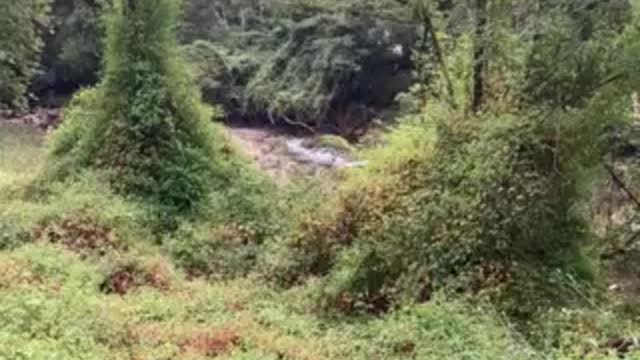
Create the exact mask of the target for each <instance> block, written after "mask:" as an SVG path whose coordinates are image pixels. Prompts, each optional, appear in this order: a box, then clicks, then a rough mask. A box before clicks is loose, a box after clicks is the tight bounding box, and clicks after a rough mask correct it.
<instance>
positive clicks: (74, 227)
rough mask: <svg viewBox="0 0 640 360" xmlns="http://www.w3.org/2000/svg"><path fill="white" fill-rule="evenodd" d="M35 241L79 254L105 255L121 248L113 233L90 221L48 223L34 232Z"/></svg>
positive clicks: (75, 220)
mask: <svg viewBox="0 0 640 360" xmlns="http://www.w3.org/2000/svg"><path fill="white" fill-rule="evenodd" d="M33 237H34V238H35V239H36V240H37V241H44V242H48V243H53V244H62V245H64V246H66V247H68V248H69V249H71V250H74V251H76V252H79V253H98V254H99V255H105V254H106V253H107V252H108V251H110V250H115V249H119V248H122V247H123V246H122V244H121V241H120V239H119V238H118V236H117V235H116V233H115V231H114V230H113V229H111V228H109V227H107V226H102V225H99V224H97V223H96V222H95V221H92V220H91V219H64V220H62V221H60V222H50V223H47V224H44V225H41V226H39V227H38V228H36V230H34V232H33Z"/></svg>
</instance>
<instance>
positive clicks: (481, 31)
mask: <svg viewBox="0 0 640 360" xmlns="http://www.w3.org/2000/svg"><path fill="white" fill-rule="evenodd" d="M475 10H476V23H475V38H474V46H473V90H472V95H471V96H472V99H471V110H472V111H473V112H478V111H479V110H480V108H481V107H482V104H483V102H484V97H485V93H484V90H485V73H484V72H485V69H486V68H487V58H486V39H485V35H486V32H487V0H476V9H475Z"/></svg>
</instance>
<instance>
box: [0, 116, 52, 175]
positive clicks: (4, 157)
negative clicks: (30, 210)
mask: <svg viewBox="0 0 640 360" xmlns="http://www.w3.org/2000/svg"><path fill="white" fill-rule="evenodd" d="M42 150H43V135H42V134H41V133H39V132H36V131H35V130H33V129H31V128H28V127H24V126H20V125H12V124H2V123H0V186H1V185H2V184H7V183H9V182H10V181H14V180H16V179H20V178H24V177H28V176H29V175H30V174H31V173H33V172H34V171H37V169H38V168H39V167H40V165H41V164H42V161H43V159H44V154H43V151H42Z"/></svg>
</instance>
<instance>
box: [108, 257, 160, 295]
mask: <svg viewBox="0 0 640 360" xmlns="http://www.w3.org/2000/svg"><path fill="white" fill-rule="evenodd" d="M170 285H171V272H170V271H169V269H167V267H166V266H163V265H161V264H159V263H156V264H150V265H146V266H143V265H139V264H129V265H124V266H120V267H116V268H115V269H114V270H113V271H112V272H111V273H110V274H109V275H108V276H107V278H106V279H105V280H104V282H103V283H102V284H101V285H100V291H102V292H103V293H105V294H117V295H121V296H122V295H126V294H128V293H129V292H131V291H132V290H134V289H137V288H139V287H142V286H148V287H152V288H155V289H158V290H167V289H169V288H170Z"/></svg>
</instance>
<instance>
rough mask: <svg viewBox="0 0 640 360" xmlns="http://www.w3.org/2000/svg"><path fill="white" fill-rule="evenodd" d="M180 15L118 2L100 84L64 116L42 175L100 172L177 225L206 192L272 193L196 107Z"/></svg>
mask: <svg viewBox="0 0 640 360" xmlns="http://www.w3.org/2000/svg"><path fill="white" fill-rule="evenodd" d="M178 9H179V2H178V1H174V0H162V1H151V0H139V1H136V2H134V3H127V2H124V1H118V2H116V3H115V5H114V8H113V10H112V13H111V14H110V15H109V17H108V22H107V25H108V26H107V29H108V31H107V33H108V37H107V48H106V52H105V53H106V60H105V69H104V80H103V81H102V83H101V84H100V85H99V86H98V87H97V88H95V89H92V90H87V91H84V92H82V93H80V94H79V95H78V96H77V97H76V98H75V99H74V100H73V101H72V102H71V105H70V107H69V108H68V109H67V110H66V111H65V123H64V125H63V126H62V128H61V129H60V130H59V131H58V132H57V133H56V134H55V136H54V139H53V141H52V148H51V156H50V162H49V163H50V166H49V169H48V170H49V171H48V175H49V176H51V177H52V178H54V179H56V178H64V177H67V176H69V175H73V174H74V173H80V172H82V171H84V170H85V169H93V170H97V171H98V172H99V173H100V174H102V176H103V177H104V178H105V179H107V180H108V182H109V183H110V184H111V186H112V187H113V188H114V189H115V190H116V191H117V192H119V193H121V194H125V195H127V196H129V197H132V198H133V199H137V200H142V201H144V202H148V203H151V204H153V205H154V207H155V208H156V209H157V211H158V214H156V215H157V216H159V217H160V218H161V219H163V220H165V221H166V224H174V225H175V224H177V221H179V219H176V218H175V216H176V215H186V216H188V215H193V214H194V213H196V212H199V211H201V210H203V209H204V208H206V207H207V206H208V205H207V204H208V202H209V200H211V199H212V196H213V195H212V194H227V193H239V194H244V195H246V196H247V198H250V197H251V194H254V193H257V192H263V191H268V190H267V188H268V186H266V187H261V186H260V185H258V183H260V180H256V179H259V177H258V176H257V175H256V174H255V173H254V171H253V169H252V168H251V167H250V166H248V165H247V164H245V162H244V160H243V159H241V157H239V156H238V155H236V151H235V149H234V148H233V146H232V145H231V144H230V142H229V141H228V139H227V138H226V136H225V134H224V132H223V130H222V129H218V128H216V127H215V126H214V125H212V124H211V119H212V117H213V116H214V112H212V110H211V109H209V108H208V107H206V106H205V105H203V104H202V103H201V102H200V97H199V93H198V91H197V90H196V88H195V86H193V85H192V83H191V77H190V76H189V74H188V72H187V70H186V67H185V66H184V65H183V62H182V59H181V56H180V54H179V51H178V46H177V40H176V35H175V19H176V18H177V14H178ZM253 175H255V176H253ZM213 197H214V198H215V196H213ZM221 197H222V198H224V196H221V195H218V198H221ZM243 204H244V203H243ZM248 206H250V205H248ZM238 212H240V211H238ZM166 224H165V225H166ZM169 226H170V225H169Z"/></svg>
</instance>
